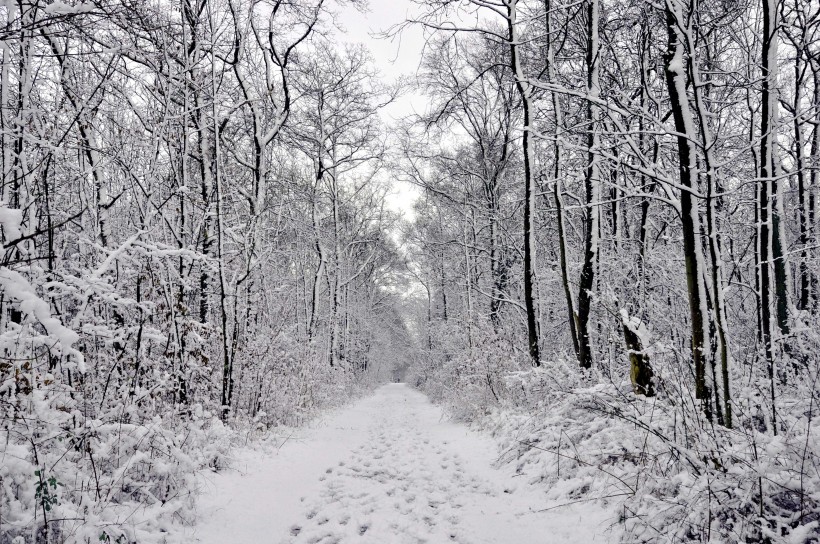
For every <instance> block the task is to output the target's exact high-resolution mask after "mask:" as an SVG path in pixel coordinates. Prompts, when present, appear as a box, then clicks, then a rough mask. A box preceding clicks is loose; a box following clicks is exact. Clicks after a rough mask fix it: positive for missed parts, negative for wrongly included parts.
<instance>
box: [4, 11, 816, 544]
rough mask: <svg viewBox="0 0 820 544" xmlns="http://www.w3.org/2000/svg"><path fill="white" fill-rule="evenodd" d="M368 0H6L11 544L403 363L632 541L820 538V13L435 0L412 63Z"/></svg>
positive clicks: (354, 391) (7, 539) (180, 506)
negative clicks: (383, 64)
mask: <svg viewBox="0 0 820 544" xmlns="http://www.w3.org/2000/svg"><path fill="white" fill-rule="evenodd" d="M376 1H377V0H373V2H376ZM378 1H382V0H378ZM352 8H356V9H359V10H361V13H362V14H364V13H366V10H367V6H366V4H365V3H364V2H359V1H358V0H86V1H80V0H0V55H2V60H1V61H0V62H1V63H0V147H2V157H0V171H2V184H1V185H0V229H2V230H1V232H0V241H1V242H2V246H3V250H2V262H0V544H27V543H64V542H66V543H68V542H71V543H74V542H76V543H96V542H109V543H140V544H142V543H153V542H157V543H161V542H181V541H184V540H180V537H179V534H180V533H179V529H178V527H182V526H186V525H191V524H193V523H195V520H196V499H197V493H198V490H197V474H198V473H201V472H203V471H220V470H222V469H224V468H225V466H226V464H227V463H228V462H229V457H230V451H231V449H232V448H233V447H234V446H235V445H236V444H239V443H248V441H251V442H252V441H253V440H254V439H255V437H261V436H266V435H270V434H271V433H274V434H275V433H278V432H284V431H283V430H285V429H291V428H298V427H300V426H303V425H306V424H308V423H309V422H310V421H311V420H312V419H313V418H314V417H316V416H317V414H320V413H322V412H323V411H325V410H329V409H332V408H333V407H337V406H340V405H342V404H344V403H347V402H349V401H351V400H352V399H355V398H358V397H360V396H363V395H366V394H368V392H369V391H371V390H372V389H373V388H374V387H376V386H378V385H380V384H384V383H387V382H391V381H402V382H406V383H407V384H409V385H411V386H413V387H415V388H417V389H419V390H421V391H422V392H424V393H425V394H426V395H428V397H429V398H430V399H432V400H433V401H434V402H436V403H438V404H440V405H441V406H443V407H444V408H445V409H446V411H447V413H448V414H449V416H450V417H452V418H453V419H454V420H458V421H464V422H467V423H469V424H470V425H471V426H472V427H473V428H475V429H477V430H480V431H481V432H485V433H489V434H491V435H492V436H494V437H495V438H496V439H497V440H498V441H499V447H500V449H499V452H500V453H499V463H501V464H508V465H513V466H515V467H516V471H517V473H520V475H521V476H522V480H526V482H527V485H533V486H543V487H544V488H545V489H546V490H547V493H548V494H551V495H552V496H553V497H555V498H563V499H566V500H571V501H597V502H601V503H604V504H608V505H614V507H615V508H616V509H617V512H618V518H617V519H616V520H615V521H614V524H616V525H617V526H618V527H619V532H618V535H619V537H618V538H619V539H620V540H622V541H623V542H635V543H637V542H707V541H712V542H784V543H786V542H789V543H802V542H815V541H817V540H818V539H820V438H818V435H819V434H820V423H818V414H817V410H818V408H817V405H816V404H815V401H820V384H819V383H818V379H820V357H818V350H819V349H820V281H819V280H820V277H818V276H819V275H820V251H819V250H820V245H818V235H820V232H819V231H818V211H819V210H818V206H819V205H820V202H818V199H819V198H820V192H819V191H818V189H819V188H820V4H818V3H817V2H815V1H814V0H639V1H623V0H577V1H576V0H564V1H561V2H559V1H557V0H412V2H411V8H412V9H410V10H408V15H407V19H406V21H404V22H403V23H401V24H398V25H394V26H391V27H389V28H386V29H384V32H383V34H382V36H381V38H383V39H384V40H391V39H400V38H401V36H402V34H403V33H404V32H408V31H410V30H411V29H421V30H422V31H423V35H424V39H425V45H424V48H423V52H422V54H421V57H420V58H419V59H418V64H417V65H415V66H407V67H406V72H407V76H405V77H402V78H399V79H397V80H388V79H387V78H385V77H382V75H381V74H380V73H379V71H378V70H377V68H376V67H375V65H374V63H373V61H372V58H371V53H370V52H369V51H368V49H367V47H365V46H364V45H362V44H356V43H347V42H346V41H343V40H340V39H338V35H337V34H336V33H335V32H334V28H336V26H337V25H338V24H339V23H338V21H337V19H336V17H335V14H336V12H337V11H338V10H340V9H352ZM407 93H414V94H416V95H418V96H421V97H423V101H424V104H425V109H424V111H414V112H412V113H411V112H408V113H407V114H406V115H404V116H402V117H401V118H400V119H389V120H388V119H387V117H386V116H385V115H384V113H383V112H384V110H385V108H387V107H389V106H390V105H391V104H393V103H394V102H395V101H397V100H399V99H400V98H401V97H402V96H403V95H406V94H407ZM397 187H398V188H399V189H397ZM401 187H404V189H401ZM408 187H409V188H412V189H408ZM397 190H399V191H404V193H402V194H404V195H405V196H406V198H407V201H408V202H411V201H412V203H411V204H407V207H408V212H409V213H404V214H402V213H400V211H398V210H396V209H395V207H394V206H391V205H390V198H391V195H395V192H396V191H397ZM411 197H412V198H411ZM393 198H395V197H393ZM533 507H534V508H537V507H538V505H533Z"/></svg>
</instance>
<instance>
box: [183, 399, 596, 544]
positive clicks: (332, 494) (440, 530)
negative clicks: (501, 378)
mask: <svg viewBox="0 0 820 544" xmlns="http://www.w3.org/2000/svg"><path fill="white" fill-rule="evenodd" d="M299 432H300V433H301V435H300V436H299V437H298V438H296V437H293V438H291V439H290V440H288V441H286V442H285V443H284V444H283V445H282V446H281V447H280V448H279V449H278V450H277V449H275V450H274V451H271V452H267V453H261V452H253V451H240V452H239V453H238V460H237V463H236V466H237V468H238V470H231V471H226V472H224V473H222V474H216V475H213V474H211V475H208V476H207V484H206V485H207V488H206V491H205V494H204V496H203V497H202V498H201V500H200V508H199V511H200V519H201V521H200V522H199V524H198V525H197V526H196V527H195V528H194V531H195V532H194V534H193V535H192V540H195V541H198V542H200V543H202V544H257V543H265V544H268V543H270V544H333V543H338V544H344V543H361V544H365V543H374V544H375V543H378V544H391V543H396V544H404V543H424V542H427V543H431V544H435V543H447V542H457V543H460V544H482V543H486V544H490V543H492V544H546V543H560V544H563V543H573V542H579V543H581V542H583V543H592V542H606V541H607V536H608V532H607V527H608V526H609V525H610V524H611V521H610V519H611V518H610V516H611V515H610V514H609V513H607V512H605V511H602V510H600V509H599V508H597V507H595V506H592V505H590V504H588V503H587V504H581V505H570V506H565V507H559V508H555V509H552V510H549V511H546V512H544V511H541V512H537V510H543V509H544V508H548V507H550V506H552V505H550V504H547V503H546V501H545V499H544V496H543V493H542V492H539V491H538V488H537V486H527V485H525V483H524V482H520V481H516V479H515V478H514V477H513V476H512V475H511V474H510V473H508V471H505V470H499V469H497V468H494V466H493V464H494V461H495V459H496V455H497V453H496V449H495V444H494V443H493V441H492V440H491V439H490V438H488V437H485V436H481V435H479V434H477V433H474V432H472V431H470V430H469V429H467V428H466V427H465V426H464V425H458V424H454V423H450V422H447V421H445V419H444V418H443V416H442V412H441V410H440V409H439V408H437V407H435V406H433V405H432V404H431V403H430V402H429V400H428V399H427V398H426V397H425V396H424V395H423V394H421V393H419V392H417V391H415V390H413V389H411V388H410V387H408V386H406V385H404V384H390V385H385V386H383V387H381V388H379V389H378V390H377V391H376V392H375V393H374V394H373V395H371V396H369V397H367V398H365V399H363V400H361V401H359V402H357V403H356V404H355V405H353V406H352V407H350V408H346V409H343V410H338V411H336V412H334V413H331V414H329V415H328V416H327V417H325V418H324V419H323V420H322V421H320V422H319V423H318V424H316V425H314V426H313V427H312V428H310V429H306V430H304V431H299Z"/></svg>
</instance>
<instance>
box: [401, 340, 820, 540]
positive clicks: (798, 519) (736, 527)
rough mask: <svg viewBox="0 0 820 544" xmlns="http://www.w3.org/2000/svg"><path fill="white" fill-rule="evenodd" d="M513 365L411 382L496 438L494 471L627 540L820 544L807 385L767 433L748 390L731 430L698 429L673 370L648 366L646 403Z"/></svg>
mask: <svg viewBox="0 0 820 544" xmlns="http://www.w3.org/2000/svg"><path fill="white" fill-rule="evenodd" d="M483 357H484V358H492V355H491V354H486V355H484V356H483ZM516 367H517V368H526V367H525V366H524V365H523V364H521V363H517V362H516V361H512V360H509V359H508V360H506V361H505V362H503V363H502V362H499V363H498V364H497V365H495V368H496V369H498V370H497V371H496V372H495V373H488V372H487V368H488V365H485V364H483V363H482V359H481V358H479V359H478V361H473V362H472V364H469V363H468V362H466V361H464V360H460V361H459V360H452V361H450V362H449V363H448V364H445V365H443V366H441V367H438V368H436V369H435V370H436V374H435V378H433V375H432V374H431V375H427V376H424V375H423V374H420V375H419V376H417V378H416V379H417V382H418V384H419V385H420V386H421V388H422V389H424V390H427V391H430V392H431V394H432V395H434V396H435V398H436V399H437V400H438V401H439V402H441V403H443V404H444V405H445V407H447V409H448V411H449V413H451V414H453V415H454V416H455V417H458V418H460V419H463V420H465V421H469V422H471V423H472V424H473V425H474V426H475V427H478V428H483V429H485V430H487V431H489V432H490V433H492V434H493V435H494V436H495V437H496V439H497V440H498V441H499V442H500V444H501V446H500V447H501V450H500V451H501V457H500V459H501V462H502V463H505V464H508V465H510V466H511V467H514V471H515V473H516V474H518V475H519V476H520V477H521V478H522V481H525V482H527V484H529V485H532V486H535V487H538V488H540V489H543V490H544V491H545V492H546V499H547V500H548V501H549V502H551V503H554V504H560V503H566V504H598V505H602V506H604V507H607V508H615V509H616V510H617V511H618V513H619V519H618V524H619V526H620V531H618V534H621V535H622V541H623V542H653V543H654V542H692V541H716V542H757V541H761V542H783V543H803V542H810V541H816V539H818V538H820V472H818V468H819V467H820V439H818V438H817V437H818V433H820V424H818V422H817V418H816V417H814V416H813V413H814V412H815V411H816V407H814V406H813V398H814V394H813V393H812V391H815V392H816V388H815V387H814V386H813V385H812V384H811V383H808V384H806V383H799V384H795V385H794V386H792V387H791V389H789V390H788V394H782V395H781V397H780V400H779V402H778V406H779V414H778V423H777V427H776V428H777V434H776V435H775V434H774V433H773V432H772V431H771V430H770V428H771V426H770V425H766V424H765V422H766V421H768V419H767V418H770V415H771V414H768V413H766V412H765V410H764V409H763V408H762V406H765V402H764V401H763V399H762V398H761V393H760V391H757V390H755V389H754V388H752V387H747V388H744V389H742V390H740V391H736V392H735V399H734V406H735V412H736V417H735V425H734V428H733V429H727V428H725V427H722V426H719V425H716V424H712V423H710V422H708V421H707V420H706V419H705V418H704V416H703V415H702V412H701V410H700V409H699V406H698V403H697V402H696V401H695V399H693V398H691V397H688V396H687V395H689V393H690V392H689V391H688V389H687V388H685V387H680V386H678V385H677V383H680V382H677V381H675V380H673V379H671V377H673V376H675V375H676V372H675V371H676V370H680V369H675V368H672V367H671V366H663V365H661V364H660V363H658V364H657V367H658V368H656V371H658V373H659V374H660V375H661V379H659V381H658V385H659V394H658V396H657V397H653V398H646V397H643V396H637V395H635V394H633V392H632V385H631V383H629V382H628V381H623V382H618V383H612V382H611V381H608V380H605V379H604V378H603V377H602V376H600V375H592V374H587V375H584V374H582V373H581V372H579V371H578V369H577V367H576V366H575V365H574V364H573V363H571V362H550V363H545V364H544V365H543V366H542V367H541V368H538V369H532V370H524V371H521V370H514V368H516ZM664 377H665V378H664Z"/></svg>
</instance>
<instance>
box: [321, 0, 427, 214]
mask: <svg viewBox="0 0 820 544" xmlns="http://www.w3.org/2000/svg"><path fill="white" fill-rule="evenodd" d="M415 8H417V6H415V5H414V4H413V3H412V2H410V0H372V1H371V2H370V5H369V6H368V9H367V11H366V12H365V13H362V12H360V11H358V10H357V9H355V8H353V7H351V6H345V7H341V8H338V7H337V8H336V9H337V12H338V14H339V17H338V19H337V22H338V23H339V24H340V25H341V26H342V27H343V28H344V30H345V32H343V33H340V35H339V41H341V42H348V43H361V44H364V46H365V47H367V48H368V49H369V50H370V53H371V55H372V56H373V60H374V63H375V65H376V68H377V69H378V70H379V72H381V74H382V77H383V78H384V80H385V81H386V82H392V81H395V80H396V79H397V78H399V77H401V76H408V77H415V73H416V70H417V69H418V66H419V61H420V60H421V54H422V49H423V48H424V35H423V31H422V29H421V28H420V27H411V28H406V29H405V30H404V31H403V32H402V33H401V35H399V36H396V37H394V38H393V39H392V40H391V39H381V38H378V37H377V35H378V34H380V33H382V32H385V31H387V30H388V29H390V28H391V27H392V26H393V25H397V24H399V23H401V22H403V21H404V20H405V19H406V18H407V14H408V13H412V12H413V10H414V9H415ZM424 108H425V99H424V97H423V96H421V95H419V94H417V93H412V92H409V91H408V92H405V93H404V94H403V95H402V96H400V97H399V98H398V99H397V100H396V101H395V102H394V103H392V104H390V105H389V106H387V107H386V108H385V110H384V111H383V114H382V118H383V119H384V122H385V123H386V124H388V125H389V124H390V123H391V122H393V121H394V120H396V119H400V118H402V117H404V116H407V115H411V114H413V113H414V112H419V113H422V112H423V111H424ZM388 130H389V128H388ZM386 173H387V172H386ZM387 174H388V175H389V173H387ZM418 195H419V192H418V189H417V188H416V187H415V186H413V185H410V184H407V183H403V182H398V181H394V182H393V191H392V194H391V195H390V197H389V199H388V204H389V206H390V207H391V208H392V209H393V210H395V211H399V212H401V213H403V214H404V216H405V217H406V218H408V219H412V218H413V210H412V206H413V203H414V202H415V201H416V199H417V198H418Z"/></svg>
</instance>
